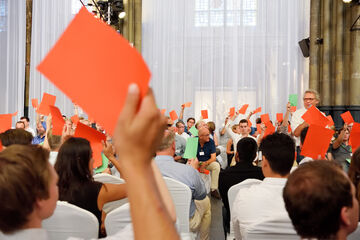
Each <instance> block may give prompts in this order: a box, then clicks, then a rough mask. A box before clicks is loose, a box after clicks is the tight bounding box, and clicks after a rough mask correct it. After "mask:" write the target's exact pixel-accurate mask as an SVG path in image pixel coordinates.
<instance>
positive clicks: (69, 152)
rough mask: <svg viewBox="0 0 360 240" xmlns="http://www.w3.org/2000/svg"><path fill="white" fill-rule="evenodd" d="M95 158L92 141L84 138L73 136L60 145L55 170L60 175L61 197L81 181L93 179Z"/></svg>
mask: <svg viewBox="0 0 360 240" xmlns="http://www.w3.org/2000/svg"><path fill="white" fill-rule="evenodd" d="M92 166H93V159H92V151H91V147H90V143H89V141H88V140H86V139H84V138H75V137H71V138H69V139H68V140H66V141H65V142H64V143H63V144H62V145H61V147H60V149H59V152H58V155H57V158H56V162H55V166H54V167H55V170H56V172H57V173H58V175H59V193H60V199H65V198H66V197H65V196H67V194H69V191H70V190H71V189H73V188H75V187H78V185H79V184H80V183H84V182H89V181H93V177H92V170H93V168H92Z"/></svg>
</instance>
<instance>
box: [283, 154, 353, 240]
mask: <svg viewBox="0 0 360 240" xmlns="http://www.w3.org/2000/svg"><path fill="white" fill-rule="evenodd" d="M283 196H284V202H285V206H286V210H287V212H288V213H289V216H290V218H291V221H292V223H293V225H294V228H295V230H296V232H297V234H298V235H300V236H301V238H306V239H337V240H343V239H344V240H345V239H346V237H347V236H348V235H349V234H350V233H351V232H353V231H354V230H355V229H356V228H357V225H358V220H359V203H358V200H357V199H356V196H355V188H354V186H353V184H352V183H351V182H350V180H349V178H348V177H347V176H346V175H345V174H344V172H343V171H342V170H341V168H340V167H338V166H337V165H335V164H334V163H333V162H330V161H313V162H308V163H305V164H302V165H301V166H299V167H298V168H297V169H296V170H295V171H294V172H293V173H292V174H291V175H290V176H289V178H288V181H287V183H286V185H285V187H284V192H283Z"/></svg>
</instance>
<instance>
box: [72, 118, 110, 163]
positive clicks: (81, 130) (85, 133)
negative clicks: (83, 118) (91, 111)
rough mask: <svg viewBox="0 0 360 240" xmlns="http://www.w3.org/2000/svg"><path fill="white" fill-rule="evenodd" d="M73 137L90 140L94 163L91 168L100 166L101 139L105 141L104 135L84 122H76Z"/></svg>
mask: <svg viewBox="0 0 360 240" xmlns="http://www.w3.org/2000/svg"><path fill="white" fill-rule="evenodd" d="M74 137H81V138H85V139H87V140H88V141H89V142H90V145H91V149H92V151H93V158H94V165H93V168H97V167H100V166H101V165H102V158H101V151H102V143H101V141H106V136H105V135H104V134H102V133H101V132H98V131H96V130H95V129H93V128H91V127H88V126H86V125H85V124H82V123H80V122H79V123H78V124H77V126H76V130H75V134H74Z"/></svg>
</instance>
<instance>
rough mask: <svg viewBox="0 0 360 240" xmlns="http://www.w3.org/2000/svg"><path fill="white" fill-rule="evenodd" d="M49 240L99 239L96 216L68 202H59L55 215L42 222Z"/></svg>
mask: <svg viewBox="0 0 360 240" xmlns="http://www.w3.org/2000/svg"><path fill="white" fill-rule="evenodd" d="M42 227H43V228H44V229H46V231H47V233H48V239H49V240H63V239H67V238H69V237H77V238H82V239H92V238H96V239H97V238H98V232H99V222H98V220H97V218H96V217H95V215H94V214H92V213H91V212H89V211H86V210H84V209H82V208H79V207H77V206H75V205H73V204H70V203H68V202H62V201H58V202H57V203H56V209H55V211H54V214H53V215H52V216H51V217H50V218H48V219H46V220H44V221H43V222H42Z"/></svg>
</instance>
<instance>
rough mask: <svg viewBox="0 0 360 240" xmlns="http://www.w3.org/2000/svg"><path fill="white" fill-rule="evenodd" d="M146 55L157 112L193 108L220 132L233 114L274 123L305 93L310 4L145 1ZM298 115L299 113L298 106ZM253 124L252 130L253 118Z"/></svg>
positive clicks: (284, 0) (236, 0) (263, 0)
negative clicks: (291, 99)
mask: <svg viewBox="0 0 360 240" xmlns="http://www.w3.org/2000/svg"><path fill="white" fill-rule="evenodd" d="M142 3H143V8H142V10H143V15H142V17H143V18H142V21H143V23H142V26H143V27H142V28H143V29H142V30H143V32H142V33H143V34H142V43H143V44H142V53H143V56H144V58H145V60H146V62H147V64H148V65H149V67H150V69H151V71H152V80H151V86H152V87H153V89H154V91H155V95H156V99H157V104H158V106H159V108H166V109H167V113H169V112H170V111H171V110H176V111H177V112H178V113H179V110H180V105H181V104H182V103H185V102H189V101H191V102H193V106H192V107H191V108H189V109H186V110H185V117H184V118H185V119H186V118H187V117H190V116H195V118H196V119H199V117H200V114H201V110H202V109H207V110H208V111H209V119H211V120H214V121H215V122H216V123H218V124H219V123H220V124H222V123H223V121H224V118H225V115H226V114H227V113H228V111H229V109H230V108H231V107H236V108H239V107H241V106H242V105H243V104H245V103H248V104H250V107H249V109H248V111H250V110H254V109H255V108H257V107H262V113H260V114H263V113H269V114H270V117H271V118H272V120H275V118H276V113H278V112H284V111H285V109H286V103H287V102H288V96H289V94H294V93H298V94H299V103H300V104H302V100H301V97H302V93H303V91H304V90H305V89H306V88H307V87H308V75H309V74H308V72H309V69H308V59H305V58H304V57H303V56H302V53H301V50H300V48H299V46H298V41H300V40H301V39H303V38H307V37H308V36H309V25H310V23H309V22H310V0H296V1H293V0H291V1H289V0H181V1H179V0H143V1H142ZM298 107H300V106H298ZM260 114H257V115H256V116H253V117H252V118H251V120H252V122H253V123H254V122H255V121H254V120H255V117H258V116H259V115H260Z"/></svg>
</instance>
